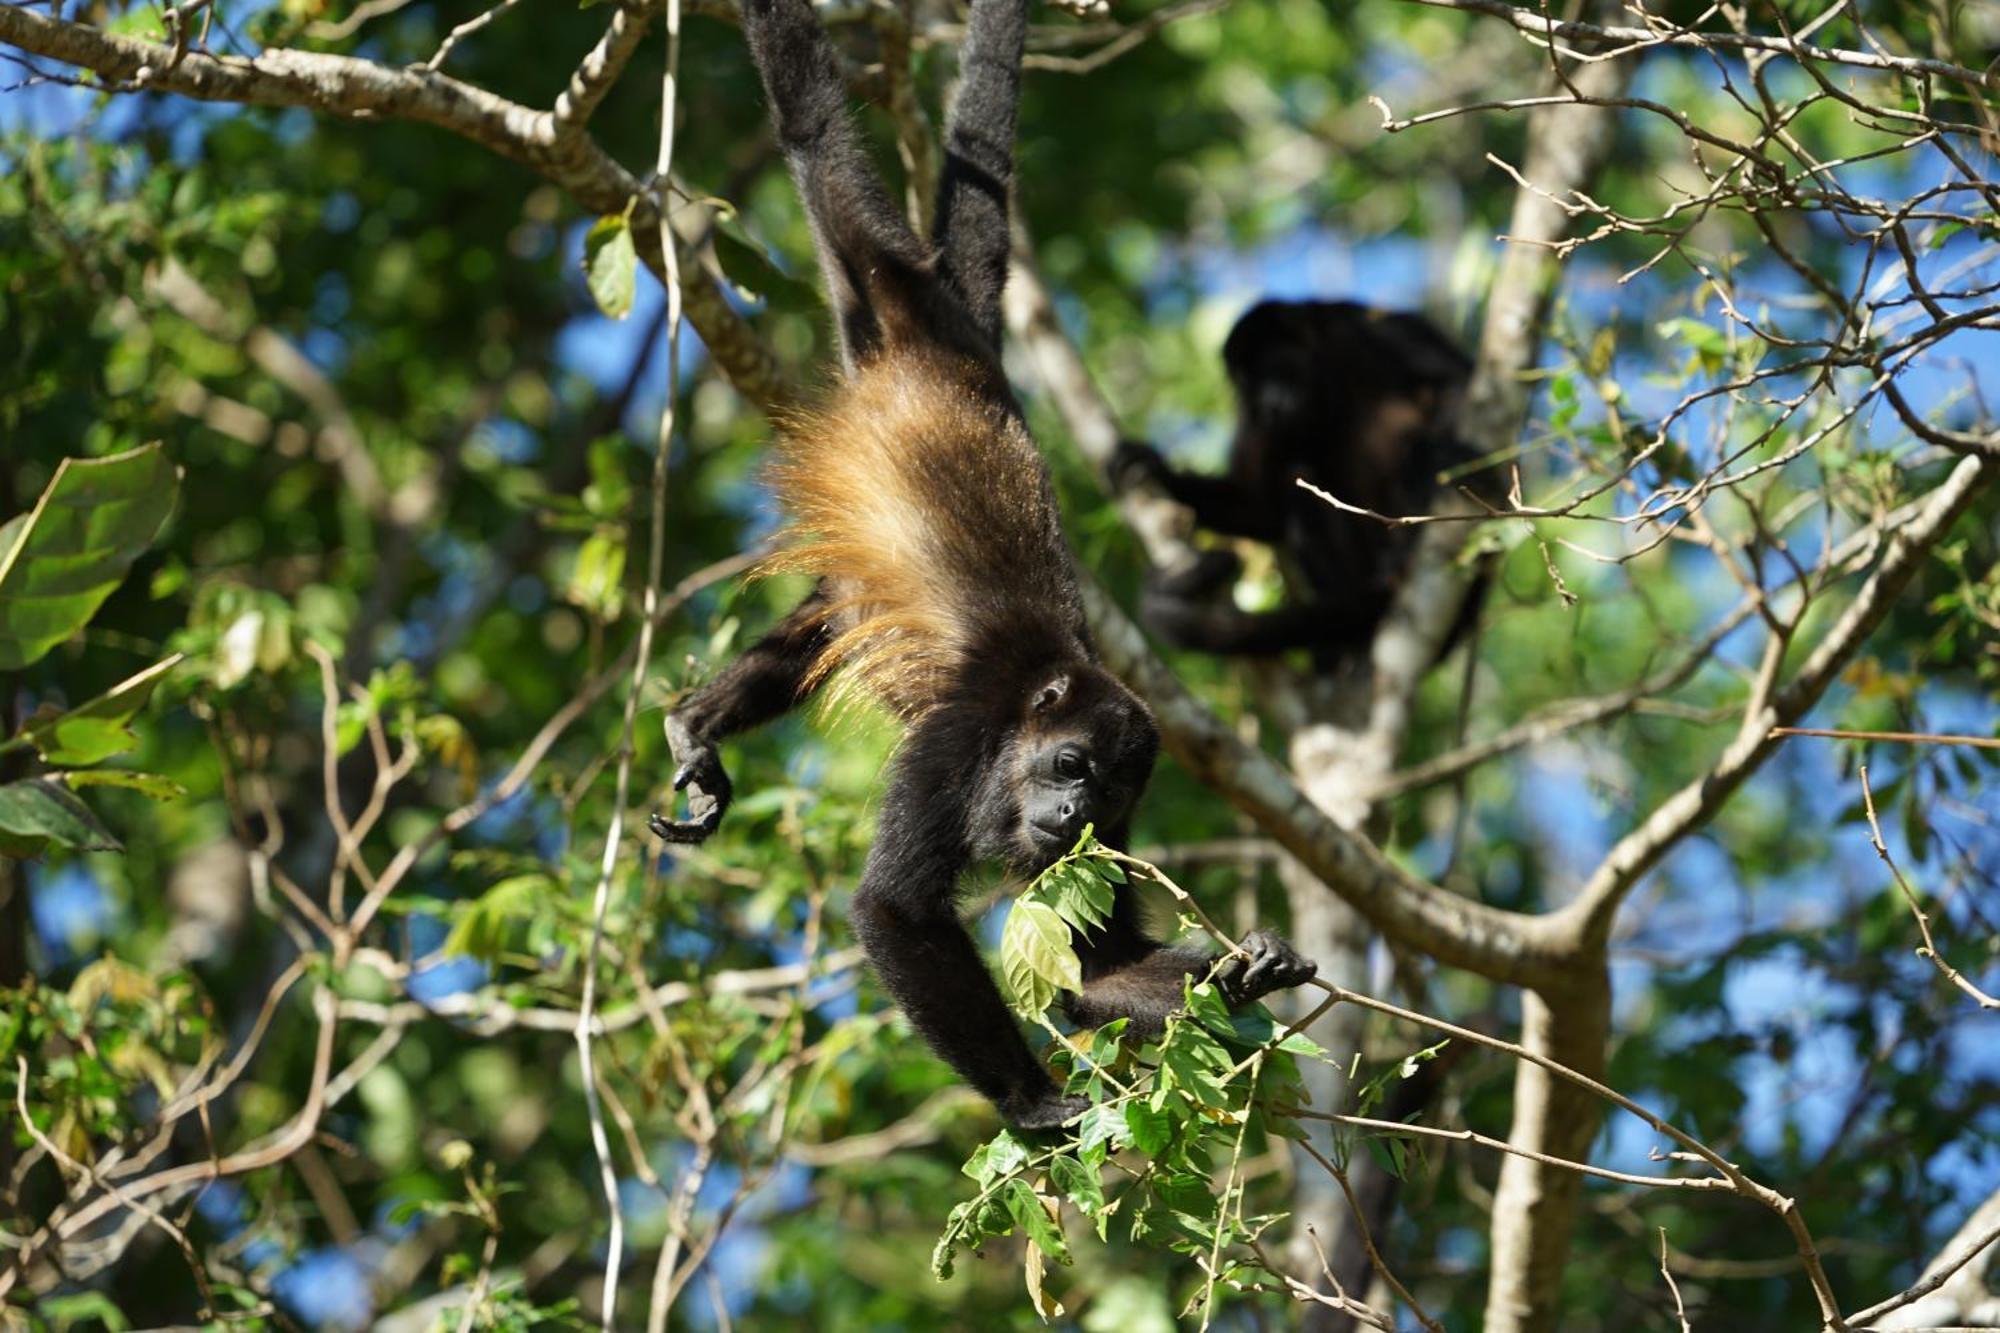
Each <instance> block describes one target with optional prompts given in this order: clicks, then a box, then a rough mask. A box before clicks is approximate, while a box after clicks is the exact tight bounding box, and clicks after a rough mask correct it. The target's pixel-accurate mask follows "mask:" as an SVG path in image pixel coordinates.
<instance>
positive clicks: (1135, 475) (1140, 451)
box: [1105, 440, 1172, 495]
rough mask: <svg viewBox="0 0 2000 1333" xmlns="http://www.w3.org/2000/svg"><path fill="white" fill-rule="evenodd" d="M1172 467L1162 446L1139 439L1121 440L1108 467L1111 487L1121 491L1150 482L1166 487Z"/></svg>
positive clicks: (1107, 471)
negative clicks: (1161, 449)
mask: <svg viewBox="0 0 2000 1333" xmlns="http://www.w3.org/2000/svg"><path fill="white" fill-rule="evenodd" d="M1171 471H1172V469H1171V468H1169V467H1168V466H1167V460H1166V459H1164V458H1162V457H1160V451H1159V450H1158V449H1155V448H1154V447H1153V446H1152V445H1150V444H1141V443H1140V442H1139V441H1137V440H1120V441H1119V442H1118V447H1117V448H1116V449H1114V450H1112V451H1111V463H1110V465H1109V466H1108V467H1107V468H1106V469H1105V472H1106V474H1107V475H1108V476H1109V477H1110V480H1111V489H1112V490H1113V491H1114V492H1116V493H1118V494H1120V495H1123V494H1124V493H1125V492H1126V491H1131V490H1137V489H1139V488H1140V487H1142V486H1149V485H1150V486H1157V487H1160V488H1162V489H1164V488H1165V486H1166V484H1167V475H1168V473H1170V472H1171Z"/></svg>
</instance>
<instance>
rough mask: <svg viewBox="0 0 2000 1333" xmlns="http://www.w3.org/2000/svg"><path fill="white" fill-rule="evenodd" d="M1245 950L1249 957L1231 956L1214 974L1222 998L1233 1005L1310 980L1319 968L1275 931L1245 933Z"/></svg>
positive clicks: (1234, 1006) (1242, 1003)
mask: <svg viewBox="0 0 2000 1333" xmlns="http://www.w3.org/2000/svg"><path fill="white" fill-rule="evenodd" d="M1243 952H1244V953H1245V954H1247V955H1248V957H1231V958H1230V959H1229V960H1228V961H1227V962H1225V963H1224V964H1223V965H1222V967H1221V970H1219V971H1218V972H1217V973H1216V976H1215V980H1216V984H1217V985H1219V986H1221V988H1222V998H1223V999H1225V1000H1227V1001H1229V1004H1230V1007H1231V1008H1236V1007H1238V1006H1241V1005H1246V1004H1249V1003H1250V1002H1251V1001H1252V1000H1258V999H1262V998H1263V997H1264V996H1266V995H1269V994H1270V993H1271V992H1272V991H1277V990H1284V989H1286V988H1288V987H1291V986H1297V985H1299V984H1300V983H1302V982H1305V981H1309V980H1311V978H1312V977H1313V975H1314V974H1315V973H1317V972H1318V971H1319V964H1318V963H1315V962H1314V961H1313V960H1312V959H1310V958H1307V957H1305V956H1304V955H1302V954H1301V953H1300V952H1299V951H1298V950H1297V949H1294V948H1293V947H1292V946H1291V945H1290V944H1288V943H1286V942H1285V940H1284V938H1283V937H1282V936H1280V935H1278V934H1277V933H1276V932H1274V931H1269V930H1253V931H1251V932H1250V933H1249V934H1248V935H1245V936H1244V937H1243Z"/></svg>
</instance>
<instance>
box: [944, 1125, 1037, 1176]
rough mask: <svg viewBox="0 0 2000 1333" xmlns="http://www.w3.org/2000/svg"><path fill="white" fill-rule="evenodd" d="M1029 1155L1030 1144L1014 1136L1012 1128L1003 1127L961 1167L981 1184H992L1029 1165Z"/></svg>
mask: <svg viewBox="0 0 2000 1333" xmlns="http://www.w3.org/2000/svg"><path fill="white" fill-rule="evenodd" d="M1028 1156H1029V1154H1028V1145H1027V1144H1025V1143H1023V1142H1021V1140H1020V1139H1018V1138H1016V1137H1014V1132H1013V1131H1012V1130H1007V1129H1003V1130H1001V1131H1000V1132H999V1133H998V1134H995V1135H994V1136H993V1138H992V1139H991V1140H989V1141H988V1142H986V1143H983V1144H981V1145H980V1147H979V1150H978V1151H977V1152H975V1153H973V1154H972V1156H970V1157H968V1158H966V1160H965V1165H964V1166H963V1167H962V1168H960V1169H961V1170H963V1171H964V1172H965V1174H966V1175H968V1176H970V1177H972V1178H973V1179H974V1180H976V1181H978V1182H979V1183H980V1184H981V1185H991V1184H992V1183H993V1182H994V1181H996V1180H998V1179H1000V1177H1002V1176H1005V1175H1011V1174H1012V1173H1014V1172H1016V1171H1019V1170H1020V1169H1021V1168H1022V1167H1023V1166H1025V1165H1027V1162H1028Z"/></svg>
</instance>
